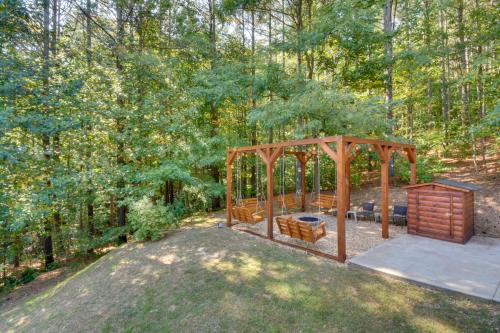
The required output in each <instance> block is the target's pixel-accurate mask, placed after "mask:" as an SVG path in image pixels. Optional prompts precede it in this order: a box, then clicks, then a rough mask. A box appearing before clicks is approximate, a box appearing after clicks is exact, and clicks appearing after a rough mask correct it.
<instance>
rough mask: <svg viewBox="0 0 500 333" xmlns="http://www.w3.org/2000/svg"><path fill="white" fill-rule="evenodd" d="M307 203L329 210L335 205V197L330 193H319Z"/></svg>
mask: <svg viewBox="0 0 500 333" xmlns="http://www.w3.org/2000/svg"><path fill="white" fill-rule="evenodd" d="M309 205H310V206H312V207H317V208H319V209H326V210H330V209H333V208H336V207H337V197H336V196H335V195H332V194H321V195H319V196H316V197H315V198H314V200H312V201H311V202H310V203H309Z"/></svg>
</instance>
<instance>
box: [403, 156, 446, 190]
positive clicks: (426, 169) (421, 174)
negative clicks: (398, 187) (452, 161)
mask: <svg viewBox="0 0 500 333" xmlns="http://www.w3.org/2000/svg"><path fill="white" fill-rule="evenodd" d="M448 170H450V168H449V167H447V166H446V165H445V164H444V163H443V162H441V161H440V160H439V159H438V158H437V157H432V156H431V157H428V156H422V157H419V156H417V182H418V183H427V182H430V181H432V179H433V178H434V175H435V174H437V173H441V172H445V171H448ZM394 174H395V175H396V176H399V177H400V179H401V180H402V181H403V182H409V181H410V170H409V165H408V161H406V160H403V159H399V161H397V162H396V163H394Z"/></svg>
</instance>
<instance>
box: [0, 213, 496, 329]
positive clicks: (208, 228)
mask: <svg viewBox="0 0 500 333" xmlns="http://www.w3.org/2000/svg"><path fill="white" fill-rule="evenodd" d="M218 221H220V219H218V218H214V217H207V216H199V217H198V218H197V219H194V220H193V221H192V224H191V225H189V226H187V227H184V228H183V229H182V230H180V231H174V232H171V233H170V234H169V235H168V236H167V237H166V238H164V239H163V240H160V241H158V242H152V243H130V244H127V245H125V246H123V247H120V248H119V249H117V250H114V251H111V252H110V253H109V254H107V255H105V256H103V257H102V258H100V259H99V260H98V261H96V262H95V263H93V264H91V265H90V266H88V267H87V268H86V269H84V270H82V271H80V272H79V273H77V274H75V275H73V276H72V277H70V278H68V279H66V280H64V281H63V282H61V283H60V284H58V285H57V286H55V287H53V288H52V289H49V290H48V291H46V292H44V293H42V294H40V295H37V296H35V297H34V298H32V299H30V300H28V301H25V302H23V303H21V304H19V305H17V306H15V307H14V308H11V309H8V310H5V311H4V310H2V308H1V307H0V332H82V331H86V332H117V331H118V332H124V331H125V332H168V331H172V332H200V331H204V332H207V331H209V332H216V331H240V332H242V331H244V332H262V331H273V332H274V331H276V332H278V331H294V332H297V331H312V332H318V331H330V332H332V331H340V332H367V331H370V332H408V331H410V332H411V331H415V332H416V331H418V332H464V331H466V332H498V328H499V327H500V304H499V303H493V302H487V301H481V300H478V299H476V298H468V297H465V296H460V295H450V294H447V293H444V292H441V291H437V290H429V289H426V288H422V287H419V286H414V285H411V284H408V283H405V282H402V281H399V280H397V279H393V278H390V277H386V276H379V275H375V274H371V273H368V272H364V271H361V270H358V269H350V268H348V267H347V266H346V265H343V264H338V263H336V262H334V261H332V260H327V259H323V258H319V257H316V256H311V255H307V254H305V253H304V252H301V251H297V250H294V249H290V248H286V247H282V246H276V245H275V244H274V243H271V242H269V241H267V240H263V239H260V238H258V237H254V236H251V235H247V234H245V233H240V232H235V231H233V230H230V229H228V228H221V229H218V228H215V227H213V225H214V223H215V222H218Z"/></svg>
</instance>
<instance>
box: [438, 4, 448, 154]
mask: <svg viewBox="0 0 500 333" xmlns="http://www.w3.org/2000/svg"><path fill="white" fill-rule="evenodd" d="M439 27H440V34H441V38H440V39H441V74H440V76H439V78H440V90H441V118H442V122H443V131H444V133H443V134H444V140H443V147H444V148H445V150H446V147H447V145H448V113H449V97H448V82H447V79H446V76H447V74H446V69H447V62H448V55H447V54H448V45H447V38H446V34H447V31H446V29H447V28H446V22H445V17H444V13H443V10H442V9H440V10H439Z"/></svg>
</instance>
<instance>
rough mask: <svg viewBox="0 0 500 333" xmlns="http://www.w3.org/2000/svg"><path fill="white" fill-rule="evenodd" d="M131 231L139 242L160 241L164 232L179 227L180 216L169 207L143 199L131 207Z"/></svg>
mask: <svg viewBox="0 0 500 333" xmlns="http://www.w3.org/2000/svg"><path fill="white" fill-rule="evenodd" d="M129 221H130V229H131V232H132V234H133V235H134V238H135V239H137V240H158V239H160V238H161V237H162V235H163V232H164V231H165V230H166V229H167V228H169V227H173V226H177V225H178V221H179V216H176V214H175V211H174V210H173V209H171V208H170V207H169V206H163V205H161V204H155V203H153V202H152V201H151V200H150V199H149V198H146V197H144V198H142V199H141V200H139V201H137V202H136V203H134V204H132V205H131V206H130V214H129Z"/></svg>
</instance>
